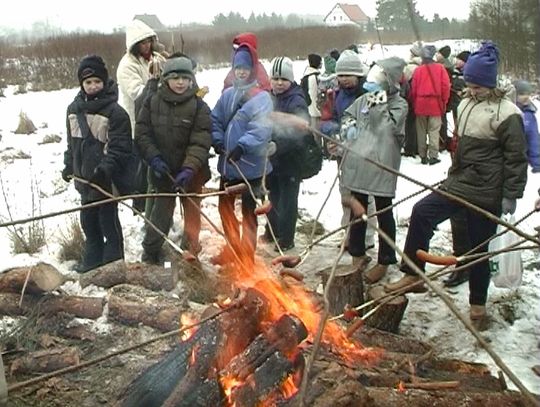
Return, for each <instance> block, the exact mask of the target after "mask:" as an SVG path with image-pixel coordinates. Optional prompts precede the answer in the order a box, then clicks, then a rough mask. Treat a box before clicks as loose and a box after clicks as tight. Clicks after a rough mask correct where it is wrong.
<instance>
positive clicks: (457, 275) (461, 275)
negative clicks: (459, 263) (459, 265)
mask: <svg viewBox="0 0 540 407" xmlns="http://www.w3.org/2000/svg"><path fill="white" fill-rule="evenodd" d="M467 281H469V270H459V271H453V272H452V273H451V274H450V276H449V277H448V278H447V279H446V280H444V283H443V284H444V286H445V287H457V286H458V285H460V284H463V283H465V282H467Z"/></svg>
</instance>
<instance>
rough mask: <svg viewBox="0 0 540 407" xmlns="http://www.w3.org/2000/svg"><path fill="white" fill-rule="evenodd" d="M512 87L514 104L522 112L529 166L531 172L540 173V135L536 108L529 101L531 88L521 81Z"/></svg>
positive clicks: (528, 84) (527, 83)
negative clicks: (514, 91)
mask: <svg viewBox="0 0 540 407" xmlns="http://www.w3.org/2000/svg"><path fill="white" fill-rule="evenodd" d="M514 87H515V88H516V104H517V106H518V107H519V108H520V109H521V111H522V112H523V125H524V126H525V135H526V136H527V157H528V158H529V165H530V166H531V168H532V172H534V173H536V172H540V135H539V134H538V122H537V121H536V106H535V105H534V103H533V102H532V101H531V94H532V92H533V88H532V86H531V84H530V83H529V82H527V81H523V80H519V81H516V82H515V83H514Z"/></svg>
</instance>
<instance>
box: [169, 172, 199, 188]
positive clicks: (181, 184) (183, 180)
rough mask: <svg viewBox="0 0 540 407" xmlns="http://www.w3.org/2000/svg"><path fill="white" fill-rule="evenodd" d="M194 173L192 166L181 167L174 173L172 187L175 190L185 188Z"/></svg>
mask: <svg viewBox="0 0 540 407" xmlns="http://www.w3.org/2000/svg"><path fill="white" fill-rule="evenodd" d="M194 175H195V171H194V170H193V168H190V167H182V168H181V169H180V172H179V173H178V174H176V177H175V178H174V189H175V190H176V191H181V190H185V189H186V186H188V185H189V184H190V183H191V180H192V179H193V176H194Z"/></svg>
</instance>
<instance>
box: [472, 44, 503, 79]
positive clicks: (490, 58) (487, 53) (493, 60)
mask: <svg viewBox="0 0 540 407" xmlns="http://www.w3.org/2000/svg"><path fill="white" fill-rule="evenodd" d="M498 63H499V50H498V49H497V46H496V45H495V44H494V43H493V42H491V41H484V42H482V46H481V47H480V49H479V50H478V51H476V52H473V53H472V54H471V56H470V57H469V59H468V60H467V63H466V64H465V67H464V68H463V79H464V80H465V82H469V83H474V84H475V85H480V86H484V87H486V88H495V87H497V66H498Z"/></svg>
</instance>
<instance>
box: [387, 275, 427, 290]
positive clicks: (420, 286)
mask: <svg viewBox="0 0 540 407" xmlns="http://www.w3.org/2000/svg"><path fill="white" fill-rule="evenodd" d="M415 283H416V284H415ZM411 284H414V285H413V286H411V287H408V288H407V289H405V290H403V291H401V293H402V294H405V293H425V292H426V291H427V288H426V287H425V286H424V283H423V280H422V279H421V278H420V277H418V276H412V275H410V274H406V275H404V276H403V277H402V278H401V280H398V281H396V282H395V283H389V284H385V285H384V291H386V292H393V291H396V290H401V289H404V288H405V287H407V286H408V285H411Z"/></svg>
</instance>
